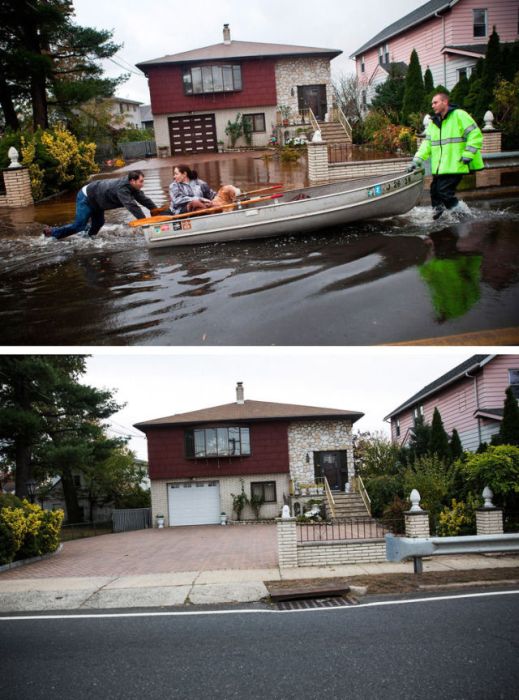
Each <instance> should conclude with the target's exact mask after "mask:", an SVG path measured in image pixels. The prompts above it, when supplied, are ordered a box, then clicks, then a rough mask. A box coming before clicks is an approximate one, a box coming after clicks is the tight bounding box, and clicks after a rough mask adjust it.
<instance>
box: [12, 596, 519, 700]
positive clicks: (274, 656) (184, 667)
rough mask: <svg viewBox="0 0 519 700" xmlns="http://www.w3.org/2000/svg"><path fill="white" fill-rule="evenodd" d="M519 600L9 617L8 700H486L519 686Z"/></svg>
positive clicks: (439, 599)
mask: <svg viewBox="0 0 519 700" xmlns="http://www.w3.org/2000/svg"><path fill="white" fill-rule="evenodd" d="M518 613H519V591H514V592H511V593H510V592H507V593H505V592H502V593H500V592H495V593H492V594H489V592H488V591H487V592H484V593H482V594H481V595H479V594H478V595H477V596H473V597H466V596H452V597H451V596H446V597H445V599H442V597H434V598H429V599H425V600H417V599H411V600H406V601H402V600H399V601H389V600H387V599H384V600H383V601H370V603H369V605H368V604H362V603H361V604H360V605H358V606H350V607H347V608H343V609H337V608H335V609H333V608H332V609H328V610H311V611H304V612H271V611H264V610H260V609H257V608H256V609H249V610H248V611H238V612H237V611H233V612H230V613H229V612H226V611H220V612H204V614H193V613H187V614H186V613H185V612H184V613H180V614H178V613H174V614H164V613H159V614H157V613H156V614H155V615H153V614H148V613H144V614H143V615H142V616H135V613H133V615H134V616H126V615H124V616H121V617H116V616H115V617H114V616H97V615H85V616H84V617H80V618H74V617H70V616H63V617H61V618H60V617H58V618H57V619H52V618H50V617H48V616H45V617H44V616H42V617H39V618H38V617H36V618H33V619H22V618H17V619H12V620H8V619H6V618H5V617H3V618H0V658H1V659H2V686H3V687H2V688H1V691H0V696H1V697H2V698H3V700H10V699H11V698H13V699H14V698H16V699H17V700H22V699H25V698H31V700H33V699H35V698H53V699H54V700H55V699H58V700H60V699H61V698H67V699H68V698H74V700H83V698H85V699H86V698H89V699H92V698H108V699H110V700H111V699H117V698H146V699H147V700H153V699H155V698H161V699H167V698H175V699H176V698H182V700H187V699H191V698H193V699H195V698H196V699H197V700H198V699H201V698H209V699H211V700H213V699H220V698H247V699H254V698H262V699H265V698H267V699H269V698H273V699H276V700H279V699H289V698H290V699H291V698H294V700H295V699H296V698H297V699H298V700H301V699H306V698H312V699H314V698H326V700H332V699H334V698H354V699H355V700H364V699H370V700H371V699H372V698H373V699H377V700H378V698H383V699H384V700H391V699H392V698H395V699H396V698H398V699H399V700H404V699H406V698H413V700H415V699H416V698H420V699H424V698H435V700H436V699H437V698H442V699H444V698H449V699H451V698H452V699H454V698H455V699H456V700H461V699H466V698H478V700H482V699H492V700H494V699H496V698H503V699H506V700H508V699H509V698H512V697H517V688H518V687H519V664H518V663H517V661H518V654H517V651H518V645H519V626H518V624H517V623H518V621H519V614H518Z"/></svg>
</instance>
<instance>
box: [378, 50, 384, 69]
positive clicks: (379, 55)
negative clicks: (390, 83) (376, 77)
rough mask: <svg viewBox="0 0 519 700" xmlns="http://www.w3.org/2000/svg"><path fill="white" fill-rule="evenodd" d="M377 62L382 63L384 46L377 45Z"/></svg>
mask: <svg viewBox="0 0 519 700" xmlns="http://www.w3.org/2000/svg"><path fill="white" fill-rule="evenodd" d="M378 62H379V63H380V64H381V65H382V63H384V47H383V46H379V47H378Z"/></svg>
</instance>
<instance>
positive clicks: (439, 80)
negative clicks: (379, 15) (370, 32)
mask: <svg viewBox="0 0 519 700" xmlns="http://www.w3.org/2000/svg"><path fill="white" fill-rule="evenodd" d="M518 24H519V6H518V3H517V0H430V1H429V2H426V3H425V4H424V5H421V6H420V7H418V8H417V9H416V10H413V12H410V13H409V14H407V15H405V17H402V18H401V19H399V20H397V21H396V22H393V23H392V24H390V25H389V26H388V27H386V28H385V29H382V31H380V32H378V34H375V36H373V37H372V38H371V39H370V40H369V41H367V42H365V43H364V44H363V45H362V46H361V47H360V48H358V49H357V50H356V51H355V52H354V53H353V54H352V55H351V56H350V58H353V59H354V60H355V65H356V73H357V77H358V79H359V82H360V84H361V89H362V102H363V104H364V105H368V104H369V103H370V101H371V99H372V98H373V95H374V92H375V87H376V86H377V85H378V84H380V83H382V82H384V81H385V80H386V78H387V76H388V67H389V64H391V63H397V64H400V65H402V64H408V63H409V57H410V56H411V52H412V50H413V49H416V52H417V53H418V58H419V61H420V65H421V66H422V70H424V71H425V69H426V68H429V69H430V70H431V73H432V75H433V81H434V84H435V85H444V86H445V87H446V88H447V89H448V90H452V88H453V87H454V86H455V85H456V83H457V82H458V81H459V79H460V77H461V76H462V75H466V76H467V77H469V76H470V73H471V71H472V68H473V67H474V65H475V64H476V61H477V60H478V59H479V58H481V57H482V56H484V55H485V51H486V46H487V43H488V39H489V37H490V34H491V33H492V29H493V27H495V28H496V30H497V32H498V34H499V36H500V39H501V41H502V42H510V41H516V40H517V39H518V37H519V34H518Z"/></svg>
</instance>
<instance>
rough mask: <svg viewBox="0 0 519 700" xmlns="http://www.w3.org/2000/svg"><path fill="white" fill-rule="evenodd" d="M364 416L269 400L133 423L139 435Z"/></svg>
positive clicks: (215, 407)
mask: <svg viewBox="0 0 519 700" xmlns="http://www.w3.org/2000/svg"><path fill="white" fill-rule="evenodd" d="M363 415H364V414H363V413H360V412H359V411H344V410H341V409H338V408H318V407H316V406H298V405H297V404H288V403H271V402H269V401H244V403H242V404H239V403H228V404H224V405H223V406H213V407H212V408H203V409H201V410H199V411H190V412H189V413H177V414H175V415H173V416H167V417H165V418H155V419H154V420H148V421H144V422H142V423H136V424H135V427H136V428H138V429H139V430H142V431H143V432H146V429H148V428H154V427H159V426H171V425H190V424H193V423H210V422H215V421H231V420H232V421H249V422H250V421H262V420H272V419H301V418H351V420H352V422H355V421H356V420H358V419H359V418H362V416H363Z"/></svg>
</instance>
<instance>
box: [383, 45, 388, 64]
mask: <svg viewBox="0 0 519 700" xmlns="http://www.w3.org/2000/svg"><path fill="white" fill-rule="evenodd" d="M384 63H389V44H386V45H385V46H384Z"/></svg>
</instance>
